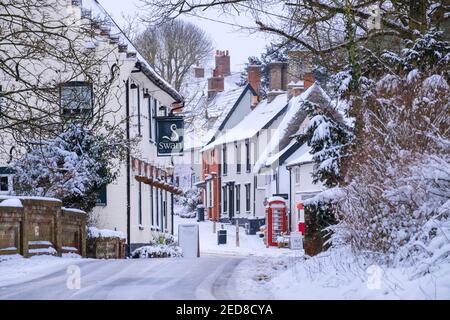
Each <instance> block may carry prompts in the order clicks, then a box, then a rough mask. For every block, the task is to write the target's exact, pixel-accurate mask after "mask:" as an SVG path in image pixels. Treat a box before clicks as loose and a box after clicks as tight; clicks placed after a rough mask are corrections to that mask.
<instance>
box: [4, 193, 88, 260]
mask: <svg viewBox="0 0 450 320" xmlns="http://www.w3.org/2000/svg"><path fill="white" fill-rule="evenodd" d="M20 200H21V202H22V207H7V206H2V207H0V254H13V253H19V254H21V255H23V256H24V257H28V256H30V255H33V254H40V253H46V251H45V250H47V249H49V248H51V250H54V252H55V253H56V255H61V253H63V252H69V251H67V250H63V248H64V247H73V248H75V249H76V250H71V252H75V253H78V254H80V255H81V256H85V255H86V249H85V248H86V235H85V229H86V218H87V216H86V213H84V212H82V211H76V212H74V211H70V210H63V209H62V207H61V202H60V201H57V200H51V199H48V200H47V199H42V198H20ZM0 201H2V199H0Z"/></svg>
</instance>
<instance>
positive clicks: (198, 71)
mask: <svg viewBox="0 0 450 320" xmlns="http://www.w3.org/2000/svg"><path fill="white" fill-rule="evenodd" d="M194 76H195V77H196V78H204V77H205V68H202V67H194Z"/></svg>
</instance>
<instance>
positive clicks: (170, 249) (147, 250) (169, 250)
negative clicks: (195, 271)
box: [131, 244, 183, 259]
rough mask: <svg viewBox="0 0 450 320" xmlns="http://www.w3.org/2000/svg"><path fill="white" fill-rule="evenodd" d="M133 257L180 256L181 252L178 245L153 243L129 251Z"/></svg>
mask: <svg viewBox="0 0 450 320" xmlns="http://www.w3.org/2000/svg"><path fill="white" fill-rule="evenodd" d="M131 256H132V257H133V258H139V259H144V258H176V257H182V256H183V253H182V251H181V248H180V247H178V246H169V245H163V244H154V245H150V246H143V247H140V248H138V249H136V250H134V251H133V252H132V253H131Z"/></svg>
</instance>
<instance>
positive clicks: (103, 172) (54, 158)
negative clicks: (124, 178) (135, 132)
mask: <svg viewBox="0 0 450 320" xmlns="http://www.w3.org/2000/svg"><path fill="white" fill-rule="evenodd" d="M123 141H125V140H124V139H123V137H120V136H116V137H110V136H107V135H105V134H102V133H94V132H93V131H92V130H90V129H88V128H85V127H83V126H82V125H80V124H75V123H71V124H68V125H67V127H66V128H65V130H64V131H63V132H62V133H61V134H60V135H59V136H57V137H56V138H53V139H48V140H44V141H39V142H36V144H35V146H34V147H32V148H30V150H29V151H28V152H27V153H26V154H25V155H24V156H23V157H22V158H21V159H19V160H18V161H16V163H15V164H14V166H13V168H14V170H15V177H14V178H15V179H14V180H15V190H16V194H18V195H30V196H46V197H55V198H58V199H60V200H62V202H63V204H64V206H67V207H76V208H79V209H82V210H85V211H87V212H90V211H91V210H92V209H93V208H94V206H95V203H96V200H97V197H98V194H99V192H100V190H101V188H102V187H103V186H105V185H106V184H109V183H111V182H113V181H114V180H115V179H116V177H117V175H118V173H119V168H120V164H121V162H122V160H123V159H125V155H126V149H127V147H128V146H127V145H125V144H124V142H123Z"/></svg>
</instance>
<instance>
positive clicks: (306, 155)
mask: <svg viewBox="0 0 450 320" xmlns="http://www.w3.org/2000/svg"><path fill="white" fill-rule="evenodd" d="M299 150H302V151H303V152H301V155H300V156H297V157H296V158H294V159H292V160H290V161H288V163H287V164H286V166H287V167H293V166H297V165H301V164H304V163H310V162H312V161H313V155H312V154H311V153H310V152H311V148H310V147H308V145H307V144H306V143H305V144H303V145H302V146H301V147H300V149H299Z"/></svg>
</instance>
